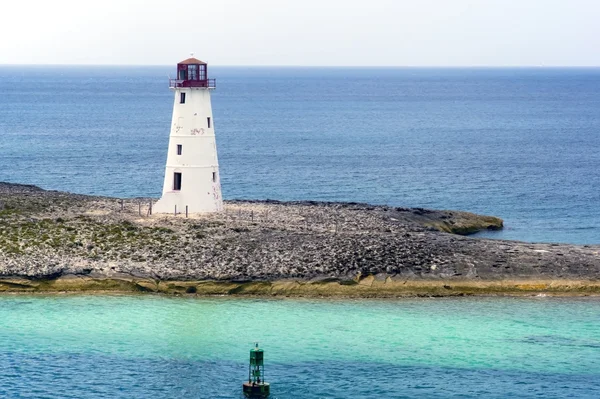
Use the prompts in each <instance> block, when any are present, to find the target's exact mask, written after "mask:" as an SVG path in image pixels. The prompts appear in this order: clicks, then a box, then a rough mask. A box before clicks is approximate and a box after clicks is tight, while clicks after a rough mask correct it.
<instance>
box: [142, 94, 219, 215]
mask: <svg viewBox="0 0 600 399" xmlns="http://www.w3.org/2000/svg"><path fill="white" fill-rule="evenodd" d="M174 91H175V99H174V102H173V119H172V121H171V134H170V137H169V149H168V155H167V166H166V168H165V180H164V185H163V193H162V197H161V199H160V200H158V202H157V203H156V204H155V205H154V206H153V212H154V213H171V214H173V213H174V212H175V207H177V212H181V213H185V207H186V206H187V207H188V212H189V213H199V212H219V211H222V210H223V199H222V198H221V182H220V177H219V161H218V159H217V144H216V141H215V130H214V120H213V116H212V107H211V103H210V89H208V88H196V87H194V88H176V89H175V90H174ZM181 93H185V97H186V98H185V103H184V104H181V103H180V98H181ZM207 118H210V121H211V122H210V124H211V126H210V127H208V120H207ZM178 144H181V145H182V153H181V155H177V145H178ZM175 172H180V173H181V174H182V176H181V190H179V191H176V190H174V189H173V184H174V173H175ZM213 173H214V178H215V179H214V181H213Z"/></svg>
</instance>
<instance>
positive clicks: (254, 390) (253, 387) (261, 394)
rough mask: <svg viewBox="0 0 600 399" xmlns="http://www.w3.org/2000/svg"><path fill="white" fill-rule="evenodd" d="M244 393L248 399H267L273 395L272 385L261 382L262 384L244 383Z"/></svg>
mask: <svg viewBox="0 0 600 399" xmlns="http://www.w3.org/2000/svg"><path fill="white" fill-rule="evenodd" d="M243 392H244V396H245V397H247V398H267V397H269V394H270V393H271V384H269V383H268V382H261V383H260V384H253V383H251V382H244V385H243Z"/></svg>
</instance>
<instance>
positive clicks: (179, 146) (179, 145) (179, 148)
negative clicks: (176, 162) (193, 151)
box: [177, 144, 183, 155]
mask: <svg viewBox="0 0 600 399" xmlns="http://www.w3.org/2000/svg"><path fill="white" fill-rule="evenodd" d="M182 150H183V145H181V144H177V155H181V152H182Z"/></svg>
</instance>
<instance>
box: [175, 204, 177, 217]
mask: <svg viewBox="0 0 600 399" xmlns="http://www.w3.org/2000/svg"><path fill="white" fill-rule="evenodd" d="M175 216H177V205H175Z"/></svg>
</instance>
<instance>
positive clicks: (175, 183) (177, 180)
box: [173, 172, 181, 191]
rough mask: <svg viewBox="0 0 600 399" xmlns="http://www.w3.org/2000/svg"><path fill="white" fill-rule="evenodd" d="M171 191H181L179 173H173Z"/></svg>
mask: <svg viewBox="0 0 600 399" xmlns="http://www.w3.org/2000/svg"><path fill="white" fill-rule="evenodd" d="M173 190H175V191H179V190H181V173H179V172H175V173H174V175H173Z"/></svg>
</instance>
